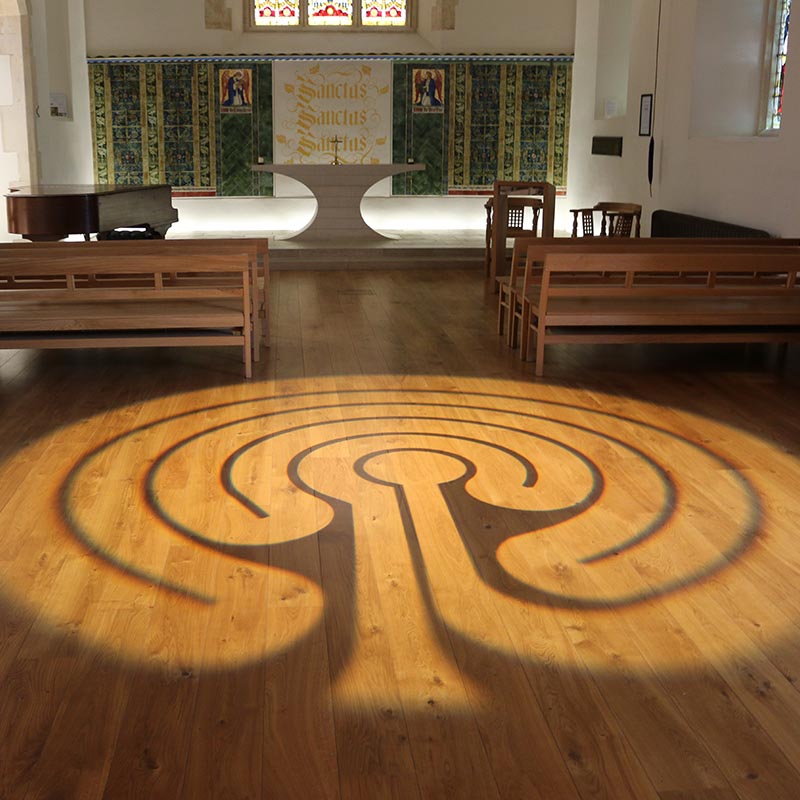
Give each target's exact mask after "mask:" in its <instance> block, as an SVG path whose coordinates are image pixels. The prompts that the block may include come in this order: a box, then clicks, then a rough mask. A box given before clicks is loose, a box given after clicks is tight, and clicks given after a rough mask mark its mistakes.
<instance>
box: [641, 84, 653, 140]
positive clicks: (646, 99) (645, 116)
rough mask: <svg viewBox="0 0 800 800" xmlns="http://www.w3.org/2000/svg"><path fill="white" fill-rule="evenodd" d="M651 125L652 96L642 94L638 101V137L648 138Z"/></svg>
mask: <svg viewBox="0 0 800 800" xmlns="http://www.w3.org/2000/svg"><path fill="white" fill-rule="evenodd" d="M652 125H653V95H651V94H643V95H642V98H641V100H640V101H639V136H649V135H650V133H651V131H652Z"/></svg>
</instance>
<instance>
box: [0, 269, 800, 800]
mask: <svg viewBox="0 0 800 800" xmlns="http://www.w3.org/2000/svg"><path fill="white" fill-rule="evenodd" d="M271 327H272V330H271V332H272V346H271V347H270V348H269V350H267V351H266V352H265V353H264V357H263V360H262V361H261V362H260V363H259V364H256V365H255V377H254V379H253V380H251V381H245V380H242V378H241V364H240V361H241V355H240V353H239V352H238V350H237V349H236V348H231V349H230V350H227V349H225V348H197V349H190V348H173V349H165V350H163V351H150V350H132V351H118V350H114V351H110V350H109V351H104V350H99V351H91V350H86V351H58V352H47V351H4V352H2V353H1V354H0V412H1V413H0V531H2V535H0V800H34V798H67V799H69V800H71V799H72V798H75V799H76V800H101V799H102V800H119V798H126V799H127V798H130V799H131V800H136V799H137V798H148V800H150V799H151V798H155V799H156V800H160V799H161V798H163V799H164V800H199V798H204V799H205V798H220V800H222V799H223V798H224V799H225V800H228V799H229V798H236V799H239V798H241V800H244V799H245V798H250V799H251V800H261V798H264V799H265V800H266V799H267V798H269V800H295V799H297V800H300V798H302V800H308V799H309V798H311V799H312V800H383V799H384V798H386V799H387V800H388V799H390V798H391V799H392V800H394V799H396V800H417V799H418V800H599V799H600V798H607V799H608V800H796V798H797V797H798V792H799V791H800V722H799V721H800V546H798V541H800V536H799V535H798V534H800V523H798V520H800V492H798V488H797V487H798V486H800V417H798V414H797V400H798V396H800V394H799V392H798V389H800V350H798V348H797V347H794V346H792V347H789V349H788V351H787V352H786V353H785V354H783V355H782V354H781V353H780V350H779V349H778V348H774V347H771V346H768V345H763V346H749V347H745V346H740V345H722V346H720V345H714V346H710V345H703V346H695V345H686V346H684V345H681V346H669V347H667V346H651V345H631V346H613V345H612V346H591V345H585V346H584V345H580V346H572V345H569V346H553V347H552V351H551V352H549V354H548V375H547V377H546V378H539V379H537V378H535V377H534V376H533V369H532V365H531V364H529V363H528V364H526V363H522V362H520V360H519V358H518V354H517V352H516V351H513V350H509V349H508V348H507V347H506V345H505V344H504V340H503V337H499V336H497V334H496V332H495V331H496V296H495V295H493V294H492V293H491V289H490V287H487V286H486V285H485V282H484V278H483V276H482V274H481V273H480V270H475V269H473V268H469V269H463V270H448V269H442V268H439V269H436V270H429V271H423V270H413V269H401V270H378V269H370V270H365V271H354V270H349V271H336V270H331V269H327V270H322V271H313V270H298V271H280V272H276V273H275V275H274V276H273V281H272V313H271Z"/></svg>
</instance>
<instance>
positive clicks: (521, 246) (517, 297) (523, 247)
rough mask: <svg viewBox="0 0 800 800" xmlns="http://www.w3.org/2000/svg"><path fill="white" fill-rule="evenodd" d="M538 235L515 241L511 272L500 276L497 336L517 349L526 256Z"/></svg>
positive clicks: (521, 237) (532, 234)
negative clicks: (504, 338)
mask: <svg viewBox="0 0 800 800" xmlns="http://www.w3.org/2000/svg"><path fill="white" fill-rule="evenodd" d="M538 238H539V237H538V235H537V233H536V232H535V231H534V232H533V233H531V231H528V232H527V233H526V235H524V236H517V237H516V238H515V239H514V248H513V250H512V255H511V270H510V272H509V273H508V275H498V276H497V278H496V279H495V280H496V283H497V290H498V301H497V334H498V336H502V335H503V334H505V336H506V344H508V346H509V347H516V346H517V341H518V338H519V330H520V326H519V324H518V321H519V319H520V312H521V308H522V300H521V298H522V283H523V277H524V273H525V256H526V254H527V250H528V245H530V244H532V243H534V242H535V241H536V240H537V239H538Z"/></svg>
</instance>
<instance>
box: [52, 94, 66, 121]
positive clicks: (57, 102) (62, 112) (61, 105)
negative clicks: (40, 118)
mask: <svg viewBox="0 0 800 800" xmlns="http://www.w3.org/2000/svg"><path fill="white" fill-rule="evenodd" d="M50 116H51V117H60V118H61V119H65V118H66V117H68V116H69V102H68V100H67V95H66V94H65V93H64V92H50Z"/></svg>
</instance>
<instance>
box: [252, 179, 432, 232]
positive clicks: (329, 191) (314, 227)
mask: <svg viewBox="0 0 800 800" xmlns="http://www.w3.org/2000/svg"><path fill="white" fill-rule="evenodd" d="M252 168H253V170H254V171H255V172H272V173H275V174H277V175H286V176H287V177H289V178H294V179H295V180H297V181H300V183H302V184H303V185H304V186H306V187H307V188H308V189H309V190H310V191H311V193H312V194H313V195H314V197H315V198H316V201H317V212H316V214H315V215H314V218H313V219H312V220H311V222H309V224H308V225H306V227H305V228H303V229H302V230H301V231H298V232H297V233H296V234H294V235H293V236H291V237H289V238H291V239H292V241H296V242H314V243H322V242H332V243H340V244H341V243H346V242H347V243H349V242H353V243H358V242H365V241H373V242H374V241H380V240H382V239H388V238H391V237H389V236H385V235H384V234H382V233H379V232H378V231H376V230H375V229H374V228H372V227H370V226H369V225H367V223H366V222H365V221H364V218H363V217H362V216H361V201H362V199H363V198H364V194H365V193H366V192H367V190H368V189H369V188H370V187H371V186H373V185H374V184H376V183H377V182H378V181H380V180H383V179H384V178H389V177H391V176H392V175H400V174H401V173H404V172H421V171H422V170H424V169H425V165H424V164H253V167H252Z"/></svg>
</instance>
